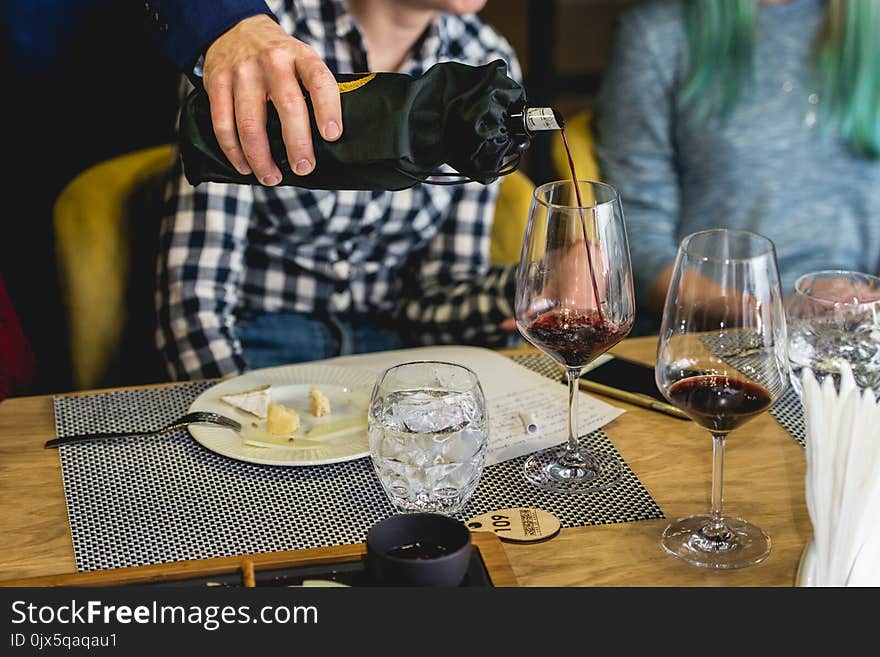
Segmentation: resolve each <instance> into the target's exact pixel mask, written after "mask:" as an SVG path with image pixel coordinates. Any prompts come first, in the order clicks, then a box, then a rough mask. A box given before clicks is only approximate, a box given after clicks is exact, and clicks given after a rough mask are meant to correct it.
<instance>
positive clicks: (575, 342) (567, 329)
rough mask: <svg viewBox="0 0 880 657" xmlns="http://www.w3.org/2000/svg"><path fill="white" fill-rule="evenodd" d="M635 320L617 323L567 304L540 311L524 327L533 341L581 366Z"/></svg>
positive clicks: (572, 365)
mask: <svg viewBox="0 0 880 657" xmlns="http://www.w3.org/2000/svg"><path fill="white" fill-rule="evenodd" d="M630 327H631V323H627V324H624V325H616V324H614V323H613V322H610V321H608V320H606V319H603V317H602V315H601V314H600V313H597V312H584V311H572V310H569V309H567V308H562V309H558V310H551V311H550V312H546V313H543V314H542V315H539V316H538V317H537V318H536V319H535V320H534V321H533V322H532V323H531V324H529V325H528V327H526V328H525V329H524V330H525V332H526V333H527V334H528V338H529V339H530V340H531V342H532V343H533V344H535V345H536V346H537V347H539V348H540V349H541V350H542V351H544V352H545V353H547V354H549V355H551V356H553V357H554V359H555V360H557V361H559V362H560V363H561V364H563V365H565V366H566V367H569V368H581V367H584V366H586V365H588V364H589V363H590V362H592V360H593V359H594V358H595V357H596V356H598V355H600V354H603V353H605V352H606V351H608V349H610V348H611V347H613V346H614V345H615V344H617V343H618V342H620V341H621V340H622V339H623V338H625V337H626V335H627V333H629V330H630Z"/></svg>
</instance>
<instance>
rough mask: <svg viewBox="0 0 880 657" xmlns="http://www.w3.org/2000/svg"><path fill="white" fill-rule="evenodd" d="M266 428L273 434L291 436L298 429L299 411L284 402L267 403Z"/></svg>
mask: <svg viewBox="0 0 880 657" xmlns="http://www.w3.org/2000/svg"><path fill="white" fill-rule="evenodd" d="M266 428H267V429H268V430H269V433H271V434H272V435H273V436H291V435H292V434H293V432H294V431H296V430H297V429H299V413H297V412H296V411H295V410H293V409H292V408H288V407H287V406H285V405H284V404H279V403H277V402H272V403H271V404H269V419H268V420H267V421H266Z"/></svg>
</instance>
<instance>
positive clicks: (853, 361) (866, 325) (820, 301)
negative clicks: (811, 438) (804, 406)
mask: <svg viewBox="0 0 880 657" xmlns="http://www.w3.org/2000/svg"><path fill="white" fill-rule="evenodd" d="M786 318H787V321H788V334H789V343H788V358H789V364H790V366H791V383H792V387H794V389H795V390H796V391H797V394H798V396H800V397H801V398H803V392H802V389H801V372H802V371H803V369H804V368H805V367H808V368H810V369H811V370H813V373H814V374H815V376H816V377H817V379H819V380H820V381H821V380H823V379H824V378H825V377H826V376H829V375H831V376H833V377H834V378H835V381H836V380H837V379H838V377H839V375H840V366H841V363H844V362H847V363H849V365H850V367H851V368H852V372H853V375H854V377H855V379H856V383H857V385H858V386H859V387H861V388H871V389H874V390H878V389H880V278H878V277H876V276H871V275H870V274H863V273H860V272H853V271H840V270H828V271H819V272H813V273H810V274H805V275H803V276H801V277H800V278H799V279H798V280H797V282H796V283H795V289H794V293H793V294H792V296H791V299H790V300H789V303H788V307H787V309H786Z"/></svg>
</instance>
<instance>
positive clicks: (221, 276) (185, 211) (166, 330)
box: [156, 171, 253, 379]
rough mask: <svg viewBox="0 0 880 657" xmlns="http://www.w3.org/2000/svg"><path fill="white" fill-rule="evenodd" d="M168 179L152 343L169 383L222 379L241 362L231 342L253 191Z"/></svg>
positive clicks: (237, 346)
mask: <svg viewBox="0 0 880 657" xmlns="http://www.w3.org/2000/svg"><path fill="white" fill-rule="evenodd" d="M177 173H178V175H177V176H173V177H172V178H171V182H170V183H169V194H168V195H167V196H168V199H167V202H166V214H165V218H164V220H163V224H162V236H161V243H160V252H159V263H158V272H157V273H158V286H157V293H156V302H157V310H158V317H159V328H158V331H157V342H158V345H159V348H160V350H161V351H162V353H163V355H164V356H165V360H166V364H167V366H168V371H169V373H170V374H171V376H172V377H173V378H175V379H189V378H192V379H198V378H211V377H219V376H225V375H227V374H236V373H238V372H241V371H243V370H244V369H245V368H246V367H247V364H246V363H245V361H244V358H243V357H242V353H241V345H240V343H239V342H238V340H237V339H236V336H235V317H234V314H233V313H234V311H235V309H236V307H237V305H238V293H239V286H240V284H241V276H242V271H243V258H244V251H245V246H246V239H247V230H248V226H249V224H250V213H251V207H252V204H253V192H252V190H251V188H250V187H249V186H247V185H224V184H218V183H205V184H202V185H199V186H198V187H192V186H190V185H189V183H187V182H186V179H185V178H184V177H183V176H182V175H180V174H179V171H178V172H177Z"/></svg>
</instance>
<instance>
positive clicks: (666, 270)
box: [593, 0, 880, 329]
mask: <svg viewBox="0 0 880 657" xmlns="http://www.w3.org/2000/svg"><path fill="white" fill-rule="evenodd" d="M878 35H880V2H877V1H875V0H787V1H780V0H775V1H772V0H763V1H761V0H653V1H651V2H643V3H641V4H639V5H637V6H636V7H634V8H632V9H630V10H628V11H627V12H626V13H624V14H623V15H622V16H621V21H620V24H619V26H618V33H617V36H616V41H615V45H614V47H613V49H612V54H611V58H610V61H609V65H608V67H607V69H606V74H605V77H604V79H603V84H602V89H601V91H600V94H599V97H598V98H597V102H596V108H595V119H594V126H593V128H594V130H595V141H596V155H597V157H598V160H599V165H600V170H601V174H602V177H603V179H604V180H606V181H607V182H609V183H611V184H612V185H614V186H616V187H617V189H618V190H619V192H620V195H621V199H622V202H623V209H624V214H625V216H626V224H627V231H628V233H629V238H630V249H631V252H632V259H633V270H634V275H635V280H636V298H637V302H638V305H639V308H640V310H641V311H642V316H643V319H646V320H649V321H648V322H646V323H643V324H642V326H643V328H644V327H646V326H647V327H653V328H654V329H656V323H653V324H652V323H651V321H650V320H653V322H656V319H657V313H658V312H659V311H660V310H661V309H662V305H663V301H664V298H665V295H666V290H667V287H668V285H669V279H670V276H671V271H672V264H673V260H674V258H675V254H676V249H677V246H678V242H679V241H680V239H681V238H682V237H684V236H685V235H687V234H690V233H693V232H695V231H698V230H703V229H708V228H718V227H728V228H740V229H745V230H752V231H755V232H758V233H761V234H763V235H766V236H767V237H769V238H770V239H772V240H773V241H774V243H775V244H776V249H777V257H778V262H779V268H780V274H781V281H782V288H783V293H784V294H788V293H790V292H791V291H792V289H793V286H794V281H795V280H796V279H797V277H798V276H800V275H801V274H804V273H807V272H809V271H816V270H821V269H855V270H860V271H864V272H869V273H877V272H878V270H880V38H878Z"/></svg>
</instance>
